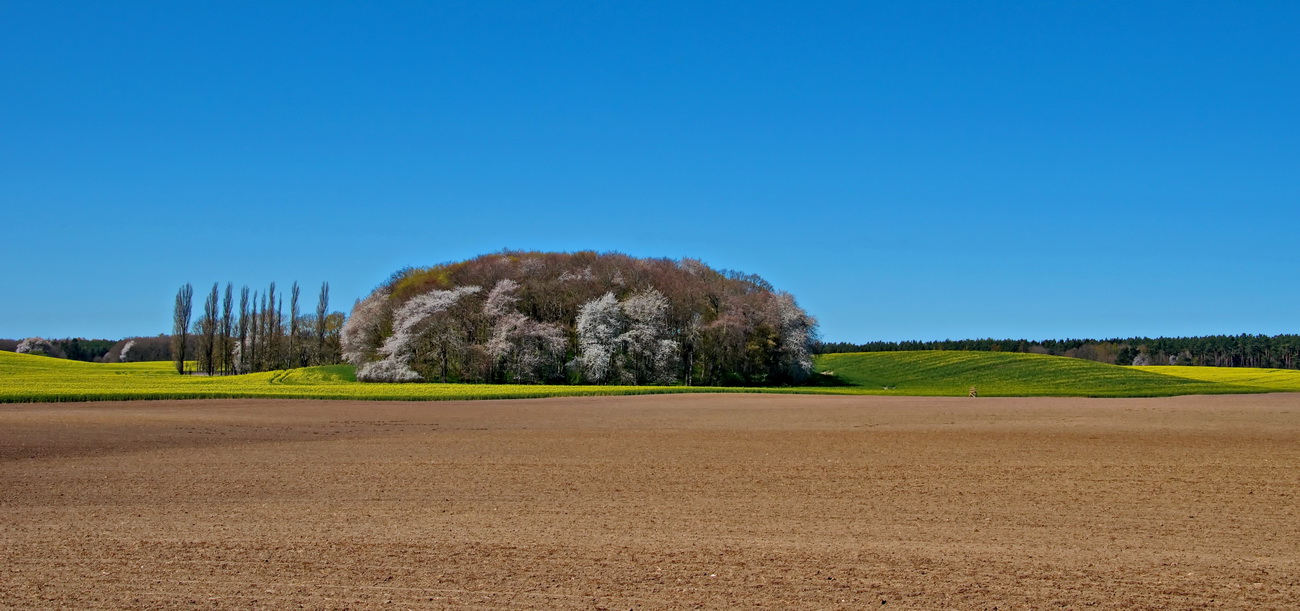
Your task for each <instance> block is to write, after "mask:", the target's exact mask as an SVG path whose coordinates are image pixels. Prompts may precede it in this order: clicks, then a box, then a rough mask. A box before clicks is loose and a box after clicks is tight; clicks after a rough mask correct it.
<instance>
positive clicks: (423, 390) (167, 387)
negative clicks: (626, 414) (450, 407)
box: [0, 351, 1300, 403]
mask: <svg viewBox="0 0 1300 611" xmlns="http://www.w3.org/2000/svg"><path fill="white" fill-rule="evenodd" d="M817 368H818V370H819V371H833V372H834V374H835V375H834V381H835V383H838V384H839V385H838V386H836V385H828V386H814V387H793V388H791V387H786V388H736V387H728V388H717V387H701V386H690V387H686V386H569V385H550V386H548V385H539V384H365V383H359V382H356V381H355V379H354V378H353V373H352V368H351V367H349V366H346V365H334V366H327V367H308V368H304V369H291V370H287V371H271V372H266V373H255V374H248V375H240V376H219V377H211V378H210V377H204V376H188V375H187V376H182V375H177V374H176V370H175V368H174V366H173V365H172V363H168V362H149V363H126V364H98V363H82V362H78V361H67V360H62V359H52V358H46V357H40V356H31V355H26V354H15V353H12V352H0V403H5V402H8V403H13V402H26V401H106V400H119V399H221V398H236V397H262V398H286V399H288V398H293V399H374V400H390V401H393V400H396V401H429V400H447V399H516V398H530V397H572V396H588V395H628V394H654V393H675V392H777V393H817V394H852V395H865V394H872V395H910V396H961V395H964V394H966V392H967V389H968V388H970V387H971V386H975V387H978V389H979V391H980V395H981V396H1087V397H1153V396H1172V395H1189V394H1225V393H1233V394H1241V393H1263V392H1300V371H1293V370H1282V369H1247V368H1219V367H1164V366H1161V367H1117V366H1115V365H1106V364H1103V363H1095V362H1092V361H1084V360H1080V359H1071V358H1065V357H1052V356H1042V355H1034V354H1011V353H991V352H952V351H949V352H942V351H938V352H925V351H920V352H877V353H863V354H828V355H823V356H821V357H819V358H818V360H817ZM824 381H825V380H824Z"/></svg>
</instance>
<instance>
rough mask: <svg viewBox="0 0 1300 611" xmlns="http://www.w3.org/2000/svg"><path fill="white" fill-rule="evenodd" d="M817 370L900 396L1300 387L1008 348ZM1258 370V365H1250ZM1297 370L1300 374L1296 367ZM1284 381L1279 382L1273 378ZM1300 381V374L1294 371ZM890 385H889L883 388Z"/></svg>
mask: <svg viewBox="0 0 1300 611" xmlns="http://www.w3.org/2000/svg"><path fill="white" fill-rule="evenodd" d="M817 368H818V370H819V371H823V372H825V371H832V372H834V376H835V377H836V378H837V379H839V380H840V381H842V382H843V383H846V384H849V385H851V386H852V387H857V388H859V389H860V390H862V391H871V392H876V391H881V392H887V393H888V394H899V395H936V396H960V395H965V394H966V393H967V391H968V389H969V388H970V387H971V386H975V387H977V388H978V389H979V393H980V394H981V395H985V396H1085V397H1149V396H1168V395H1190V394H1223V393H1257V392H1276V391H1282V390H1300V382H1297V383H1295V384H1294V385H1293V384H1290V383H1288V382H1289V381H1290V378H1289V377H1287V376H1267V375H1265V376H1260V375H1258V374H1255V375H1249V374H1244V375H1238V376H1224V377H1222V378H1218V379H1216V378H1214V377H1213V376H1214V375H1216V372H1219V371H1228V370H1219V369H1216V368H1212V367H1176V368H1175V367H1169V368H1166V367H1150V368H1141V369H1139V368H1135V367H1119V366H1116V365H1107V364H1104V363H1097V362H1094V361H1086V360H1082V359H1072V358H1066V357H1060V356H1045V355H1039V354H1021V353H1010V352H954V351H917V352H859V353H847V354H826V355H822V356H820V357H818V359H817ZM1165 369H1179V370H1210V371H1209V372H1204V373H1202V374H1201V377H1199V378H1198V377H1196V376H1194V375H1190V374H1187V373H1186V372H1183V375H1167V374H1166V373H1164V370H1165ZM1254 371H1260V370H1254ZM1296 373H1298V374H1300V372H1296ZM1279 377H1282V378H1286V379H1285V380H1283V382H1282V383H1278V382H1277V381H1276V380H1277V378H1279ZM1296 379H1297V380H1300V376H1297V378H1296ZM887 388H888V389H889V390H886V389H887Z"/></svg>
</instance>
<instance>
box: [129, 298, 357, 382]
mask: <svg viewBox="0 0 1300 611" xmlns="http://www.w3.org/2000/svg"><path fill="white" fill-rule="evenodd" d="M300 293H301V290H300V289H299V287H298V283H297V282H294V283H293V287H292V288H291V289H290V292H289V312H288V315H287V316H286V314H285V311H284V295H283V294H277V293H276V290H275V283H274V282H272V283H271V285H270V287H268V288H267V290H266V291H265V292H257V291H254V292H253V293H251V295H250V293H249V289H248V287H247V286H244V287H242V288H241V289H240V291H239V302H238V308H237V309H236V305H235V293H234V286H233V285H232V284H230V283H226V287H225V290H224V291H222V290H221V286H220V284H219V283H214V284H213V285H212V290H211V291H210V292H208V293H207V295H206V296H205V297H204V300H203V306H202V310H201V311H200V312H199V317H198V319H196V320H194V321H193V323H192V324H191V322H190V320H191V317H192V316H193V296H194V289H193V287H192V286H191V285H189V284H186V285H184V286H182V287H181V288H180V290H179V291H177V293H176V305H175V309H174V310H173V319H172V322H173V333H172V336H171V357H172V360H173V361H174V362H175V363H176V371H177V372H179V373H184V372H185V363H186V362H187V360H190V359H193V360H195V361H197V372H198V373H203V374H206V375H229V374H237V373H252V372H256V371H271V370H276V369H288V368H291V367H307V366H313V365H329V364H334V363H338V362H340V356H339V355H340V349H339V333H340V332H341V330H342V328H343V321H344V315H343V313H342V312H330V311H329V283H328V282H326V283H322V284H321V288H320V293H319V295H318V298H317V300H316V309H315V312H314V313H312V312H308V313H302V312H301V310H300V303H299V297H300ZM128 354H129V352H128Z"/></svg>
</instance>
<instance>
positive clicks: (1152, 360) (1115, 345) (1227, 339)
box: [816, 335, 1300, 369]
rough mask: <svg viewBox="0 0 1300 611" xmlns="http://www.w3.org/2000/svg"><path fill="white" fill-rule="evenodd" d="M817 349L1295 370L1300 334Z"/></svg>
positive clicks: (1299, 364)
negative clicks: (1033, 355) (1041, 356)
mask: <svg viewBox="0 0 1300 611" xmlns="http://www.w3.org/2000/svg"><path fill="white" fill-rule="evenodd" d="M816 350H817V352H819V353H823V354H828V353H834V352H890V351H900V350H975V351H994V352H1032V353H1038V354H1053V355H1058V356H1069V357H1075V358H1083V359H1088V360H1093V361H1099V362H1103V363H1113V364H1116V365H1202V366H1210V367H1265V368H1277V369H1300V335H1273V336H1269V335H1207V336H1201V337H1157V338H1150V337H1130V338H1123V339H1118V338H1117V339H1102V340H1098V339H1063V340H1043V341H1028V340H1023V339H1000V340H998V339H968V340H943V341H934V342H919V341H908V342H870V343H866V344H851V343H844V342H835V343H823V344H818V345H817V347H816Z"/></svg>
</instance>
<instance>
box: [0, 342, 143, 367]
mask: <svg viewBox="0 0 1300 611" xmlns="http://www.w3.org/2000/svg"><path fill="white" fill-rule="evenodd" d="M116 343H117V341H116V340H111V339H86V338H83V337H70V338H66V339H44V338H41V337H28V338H26V339H22V340H12V339H8V340H0V350H5V351H8V352H19V353H23V354H35V355H37V356H49V357H54V358H58V359H70V360H74V361H85V362H87V363H98V362H101V361H102V360H103V357H104V355H105V354H107V353H108V351H109V350H111V349H112V348H113V346H114V344H116Z"/></svg>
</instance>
